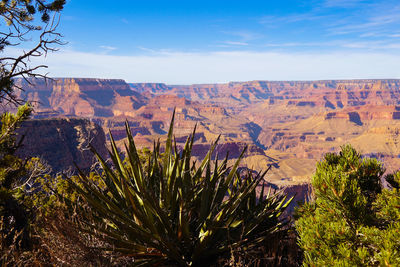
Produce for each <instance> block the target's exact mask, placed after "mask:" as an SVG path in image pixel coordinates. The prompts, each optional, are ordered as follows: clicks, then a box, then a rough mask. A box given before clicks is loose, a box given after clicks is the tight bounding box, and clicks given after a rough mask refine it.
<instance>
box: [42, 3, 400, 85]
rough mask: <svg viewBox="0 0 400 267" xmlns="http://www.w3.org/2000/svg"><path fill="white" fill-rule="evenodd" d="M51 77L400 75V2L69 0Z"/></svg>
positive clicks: (193, 79) (183, 80) (185, 80)
mask: <svg viewBox="0 0 400 267" xmlns="http://www.w3.org/2000/svg"><path fill="white" fill-rule="evenodd" d="M59 31H60V32H61V33H62V34H63V35H64V40H65V41H67V42H68V44H67V45H65V46H63V47H62V48H61V49H60V51H59V52H57V53H53V54H50V55H48V57H47V59H46V63H47V64H48V65H49V72H50V75H53V76H67V77H74V76H79V77H98V78H123V79H125V80H127V81H128V82H165V83H169V84H178V83H179V84H190V83H211V82H227V81H240V80H242V81H243V80H259V79H261V80H310V79H342V78H343V79H353V78H400V2H399V1H398V0H396V1H395V0H386V1H361V0H322V1H313V0H311V1H301V0H291V1H283V0H281V1H250V0H247V1H235V0H230V1H225V0H214V1H208V0H203V1H197V0H196V1H194V0H192V1H189V0H186V1H173V0H170V1H150V0H147V1H99V0H97V1H94V0H85V1H78V0H69V1H68V0H67V5H66V7H65V10H64V11H63V12H62V15H61V23H60V27H59Z"/></svg>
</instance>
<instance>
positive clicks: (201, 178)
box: [70, 112, 291, 266]
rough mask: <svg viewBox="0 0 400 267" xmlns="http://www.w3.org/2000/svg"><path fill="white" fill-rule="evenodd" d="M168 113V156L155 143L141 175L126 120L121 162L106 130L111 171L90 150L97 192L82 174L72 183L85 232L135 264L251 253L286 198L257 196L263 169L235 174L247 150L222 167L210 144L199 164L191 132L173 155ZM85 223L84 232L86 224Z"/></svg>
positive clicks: (190, 262)
mask: <svg viewBox="0 0 400 267" xmlns="http://www.w3.org/2000/svg"><path fill="white" fill-rule="evenodd" d="M174 117H175V112H174V113H173V116H172V119H171V124H170V127H169V131H168V135H167V140H166V145H165V153H164V154H163V156H162V158H160V157H161V155H160V143H159V142H157V143H155V144H154V149H153V153H152V155H151V158H150V159H149V164H148V166H147V171H146V172H144V171H143V166H141V163H140V160H139V156H138V152H137V149H136V146H135V143H134V140H133V136H132V134H131V131H130V128H129V125H128V123H126V132H127V135H128V143H127V144H126V145H125V148H126V160H125V161H124V160H123V159H122V156H121V154H120V153H119V152H118V149H117V146H116V144H115V141H114V139H113V137H112V134H111V133H110V139H111V151H110V157H111V160H112V165H113V167H112V168H111V167H110V166H108V165H107V163H106V162H105V161H104V160H103V159H102V158H101V156H100V155H99V154H98V153H96V151H95V150H94V149H93V148H92V151H93V152H94V153H95V155H96V157H97V158H98V160H99V162H100V164H101V165H102V167H103V170H104V171H103V174H102V179H103V181H104V184H105V189H101V188H99V187H97V186H95V185H93V184H92V182H91V181H90V180H89V179H88V178H87V177H86V176H85V175H84V174H83V173H80V185H78V184H76V183H74V182H72V181H71V182H70V183H71V185H72V186H73V188H75V190H76V191H77V192H78V193H79V194H80V195H81V196H82V197H83V199H84V200H85V201H86V202H87V204H88V205H89V206H90V208H91V212H92V213H93V214H94V216H87V217H86V218H87V221H86V222H85V224H83V226H82V228H81V229H82V230H83V231H85V232H87V233H91V234H93V235H96V236H98V237H100V238H102V239H103V240H105V241H107V243H108V244H110V245H111V246H110V247H105V248H104V249H109V250H114V251H119V252H121V253H123V254H125V255H131V256H134V257H135V260H136V262H137V263H140V264H156V263H174V264H178V265H181V266H196V265H200V264H207V263H210V262H212V261H214V260H215V259H217V258H218V257H220V256H221V255H224V254H225V253H227V252H228V251H229V250H230V249H232V248H233V247H238V246H242V247H243V246H244V247H245V248H248V249H251V248H253V247H255V246H257V245H258V244H259V243H260V242H262V241H264V240H265V239H267V238H268V237H270V236H271V235H272V234H273V233H274V231H276V230H277V229H279V227H280V226H281V223H282V221H281V220H280V219H279V216H280V215H281V214H282V212H283V211H284V209H285V208H286V206H287V205H288V203H289V202H290V201H291V200H288V201H286V197H285V196H284V195H282V194H274V195H269V194H268V195H264V189H262V191H261V193H260V194H259V195H257V193H256V187H257V186H258V185H259V183H260V182H261V181H262V180H263V179H264V176H265V175H266V172H267V171H265V172H263V173H260V174H258V175H257V176H256V177H252V174H251V173H250V172H248V173H247V176H246V177H244V178H243V177H241V176H240V175H239V174H238V170H237V169H238V166H239V163H240V160H241V158H242V157H243V155H244V153H245V150H243V152H242V153H241V155H240V157H239V158H238V159H237V161H236V162H235V163H234V165H233V166H232V167H231V168H228V167H227V161H228V156H226V157H225V159H224V160H223V161H222V163H219V161H218V156H217V157H216V159H215V161H212V154H213V152H214V149H215V147H216V144H217V142H218V139H219V137H218V139H217V140H216V142H214V143H213V144H212V146H211V148H210V150H209V151H208V153H207V155H206V157H205V158H204V159H203V160H202V162H200V163H199V164H198V165H197V167H196V165H195V163H193V162H192V163H191V151H192V147H193V142H194V136H195V133H196V128H195V129H194V130H193V133H192V135H191V136H189V137H188V139H187V141H186V143H185V145H184V147H183V148H182V150H181V151H178V148H177V147H176V143H175V142H174V138H173V123H174ZM85 225H86V227H85ZM227 236H229V238H227Z"/></svg>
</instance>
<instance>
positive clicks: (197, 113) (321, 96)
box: [16, 78, 400, 191]
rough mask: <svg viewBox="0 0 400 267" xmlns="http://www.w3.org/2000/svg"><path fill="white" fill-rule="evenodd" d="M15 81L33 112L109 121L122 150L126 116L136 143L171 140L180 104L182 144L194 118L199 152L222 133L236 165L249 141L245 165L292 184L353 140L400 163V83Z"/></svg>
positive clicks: (222, 148) (106, 125) (389, 164)
mask: <svg viewBox="0 0 400 267" xmlns="http://www.w3.org/2000/svg"><path fill="white" fill-rule="evenodd" d="M16 83H17V84H18V85H19V86H21V87H22V88H24V90H25V91H24V92H23V93H21V97H22V98H25V99H28V100H30V101H34V104H35V108H36V109H35V110H36V111H35V114H34V117H36V118H46V117H57V116H63V117H64V118H71V119H72V118H73V117H84V118H87V119H89V120H91V121H92V122H95V123H96V124H98V125H100V126H101V127H103V129H104V131H105V132H106V133H107V134H106V138H107V139H108V138H109V133H111V134H112V135H113V136H114V139H115V140H117V144H118V146H119V147H120V148H121V149H122V150H123V149H124V148H123V147H124V142H125V138H126V134H125V126H124V125H125V123H126V122H127V123H128V125H129V127H130V128H131V131H132V133H133V135H134V138H135V142H136V143H137V146H138V147H144V146H147V147H149V146H150V147H151V146H152V145H153V142H154V141H157V140H160V141H161V143H162V142H163V141H164V140H165V134H166V132H167V131H168V127H169V123H170V119H171V115H172V112H173V110H174V109H175V111H176V116H175V125H174V127H175V131H174V133H175V140H176V142H177V146H182V145H183V144H184V142H185V140H186V139H187V137H188V136H189V135H190V134H191V133H192V130H193V127H194V126H195V125H196V127H197V135H196V143H195V145H194V147H193V154H194V156H195V157H196V158H197V159H200V158H201V157H204V155H205V151H206V150H207V149H208V148H209V147H210V144H211V143H212V142H214V141H215V140H216V139H217V138H218V137H219V140H220V141H219V145H218V147H217V150H218V152H219V154H220V155H221V154H224V153H226V151H228V150H229V151H230V152H231V153H230V156H229V160H230V162H231V161H233V160H235V159H236V158H237V157H238V155H239V154H240V152H241V150H242V149H243V148H244V147H248V152H247V154H245V157H244V159H243V164H244V165H245V166H247V167H249V168H251V169H254V170H257V171H260V170H262V169H266V168H267V167H268V166H272V168H271V171H270V173H269V175H267V178H266V179H267V180H268V181H269V182H270V183H273V184H275V185H276V186H278V187H282V186H284V187H285V186H286V187H288V188H294V189H293V190H294V191H296V190H297V191H298V190H300V191H302V189H301V188H303V187H304V188H306V187H305V185H304V184H307V182H309V181H310V177H311V176H312V173H313V171H314V169H315V163H316V162H317V161H318V160H320V159H321V158H322V157H323V155H324V154H326V153H328V152H335V151H338V150H339V149H340V146H342V145H344V144H347V143H350V144H353V145H354V146H355V147H356V148H357V149H358V150H359V151H360V152H361V153H363V154H364V155H366V156H373V157H377V158H379V159H380V160H382V161H383V162H384V164H385V167H386V168H387V169H388V171H394V170H397V169H399V168H400V140H399V139H398V134H397V133H398V132H400V80H390V79H388V80H327V81H249V82H230V83H225V84H197V85H166V84H162V83H131V84H127V83H126V82H125V81H123V80H108V79H81V78H79V79H78V78H55V79H54V80H50V81H48V82H47V83H45V82H44V80H40V79H38V80H32V81H31V84H28V83H26V81H24V80H16ZM31 127H36V126H34V125H32V126H31ZM372 140H373V141H372ZM71 157H72V158H73V157H75V156H72V154H71ZM298 185H299V187H296V186H298ZM299 188H300V189H299ZM303 191H304V190H303Z"/></svg>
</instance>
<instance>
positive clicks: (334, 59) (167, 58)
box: [8, 50, 400, 84]
mask: <svg viewBox="0 0 400 267" xmlns="http://www.w3.org/2000/svg"><path fill="white" fill-rule="evenodd" d="M9 52H10V50H9ZM14 53H17V51H14ZM8 54H10V53H8ZM33 63H34V64H37V63H43V62H38V61H34V62H33ZM44 63H45V64H47V65H49V68H48V69H47V70H48V71H49V72H50V76H53V77H93V78H121V79H125V80H126V81H128V82H164V83H167V84H191V83H215V82H228V81H248V80H320V79H356V78H371V79H372V78H400V53H384V52H370V53H369V52H359V53H355V52H351V51H342V52H340V51H338V52H326V53H323V52H318V53H312V52H301V53H289V52H287V53H286V52H254V51H233V52H199V53H184V52H158V53H154V54H150V55H133V56H115V55H107V54H94V53H82V52H77V51H60V52H58V53H53V54H49V55H48V57H47V58H46V59H45V60H44Z"/></svg>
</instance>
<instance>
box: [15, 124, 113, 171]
mask: <svg viewBox="0 0 400 267" xmlns="http://www.w3.org/2000/svg"><path fill="white" fill-rule="evenodd" d="M17 132H18V134H19V137H22V136H24V139H23V143H22V147H21V148H19V149H18V150H17V155H18V156H20V157H21V158H23V159H24V158H28V157H39V158H41V159H42V160H44V162H46V163H47V164H49V165H50V166H51V167H52V169H53V172H59V171H65V170H68V169H70V170H72V171H73V172H76V167H75V165H74V164H77V166H78V167H79V168H80V169H81V170H84V171H85V170H89V169H90V167H91V166H92V164H93V163H94V162H95V161H94V155H93V153H92V152H91V151H89V150H88V144H89V142H90V143H91V144H92V145H93V147H94V148H95V149H96V151H97V152H98V153H99V154H100V155H102V156H103V157H105V158H106V157H107V154H108V153H107V149H106V146H105V144H106V139H105V135H104V132H103V129H102V128H101V127H100V126H99V125H97V124H95V123H93V122H90V121H89V120H87V119H76V118H55V119H33V120H28V121H25V122H24V123H23V124H22V126H21V128H19V129H18V131H17Z"/></svg>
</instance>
